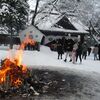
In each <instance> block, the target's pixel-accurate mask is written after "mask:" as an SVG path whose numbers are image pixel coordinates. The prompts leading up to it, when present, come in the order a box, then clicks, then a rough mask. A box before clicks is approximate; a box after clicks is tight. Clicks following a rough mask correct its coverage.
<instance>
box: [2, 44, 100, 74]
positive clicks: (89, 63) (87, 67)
mask: <svg viewBox="0 0 100 100" xmlns="http://www.w3.org/2000/svg"><path fill="white" fill-rule="evenodd" d="M13 51H16V50H13ZM8 54H10V53H9V51H8V50H7V49H4V48H3V47H1V48H0V60H1V59H5V58H6V57H7V56H8ZM64 58H65V55H63V59H62V60H60V59H59V60H58V59H57V52H53V51H51V50H50V49H49V48H48V47H45V46H41V47H40V51H28V50H26V51H24V53H23V61H22V64H25V65H27V66H28V67H35V68H46V69H54V68H61V69H64V70H66V69H71V70H73V71H74V70H78V71H83V72H93V73H100V61H98V60H97V61H94V60H93V54H92V53H91V55H90V56H88V57H87V59H86V60H83V61H82V64H80V63H79V61H78V62H77V63H76V64H73V63H71V62H69V58H68V61H67V62H64Z"/></svg>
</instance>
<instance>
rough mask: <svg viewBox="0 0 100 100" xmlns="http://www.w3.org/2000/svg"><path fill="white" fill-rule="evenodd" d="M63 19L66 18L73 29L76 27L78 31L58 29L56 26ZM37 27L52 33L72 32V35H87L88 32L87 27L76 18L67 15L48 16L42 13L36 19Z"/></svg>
mask: <svg viewBox="0 0 100 100" xmlns="http://www.w3.org/2000/svg"><path fill="white" fill-rule="evenodd" d="M63 17H66V18H67V19H68V20H69V22H70V23H71V24H72V26H73V27H75V29H76V30H71V29H65V28H63V27H61V28H60V27H59V28H56V27H55V24H56V23H57V22H58V21H60V20H61V19H62V18H63ZM35 22H36V26H37V27H38V28H39V29H40V30H51V31H55V30H57V31H63V32H70V33H85V34H87V33H88V32H87V31H86V30H88V27H86V26H85V25H84V24H83V23H82V22H81V21H80V20H79V19H78V18H77V17H75V16H66V15H65V14H64V15H63V14H59V13H58V14H57V13H55V14H49V15H48V14H47V13H45V14H44V13H41V14H38V15H37V17H36V20H35Z"/></svg>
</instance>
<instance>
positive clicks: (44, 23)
mask: <svg viewBox="0 0 100 100" xmlns="http://www.w3.org/2000/svg"><path fill="white" fill-rule="evenodd" d="M61 18H62V15H61V14H59V13H58V14H56V13H55V14H48V13H45V12H44V13H40V14H38V15H37V16H36V18H35V24H36V26H38V28H39V29H49V28H51V27H52V26H53V25H54V24H55V23H56V22H58V21H59V20H60V19H61Z"/></svg>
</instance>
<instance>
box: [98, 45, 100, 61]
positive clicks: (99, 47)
mask: <svg viewBox="0 0 100 100" xmlns="http://www.w3.org/2000/svg"><path fill="white" fill-rule="evenodd" d="M98 49H99V50H98V55H99V60H100V44H99V46H98Z"/></svg>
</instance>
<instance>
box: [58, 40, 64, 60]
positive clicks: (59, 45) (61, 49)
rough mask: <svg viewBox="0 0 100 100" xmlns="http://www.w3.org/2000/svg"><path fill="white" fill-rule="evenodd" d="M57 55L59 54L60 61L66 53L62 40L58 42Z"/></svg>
mask: <svg viewBox="0 0 100 100" xmlns="http://www.w3.org/2000/svg"><path fill="white" fill-rule="evenodd" d="M57 53H58V59H59V58H61V59H62V55H63V53H64V51H63V46H62V44H61V41H60V39H59V40H58V41H57Z"/></svg>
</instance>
